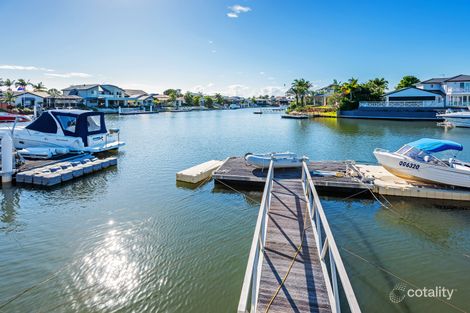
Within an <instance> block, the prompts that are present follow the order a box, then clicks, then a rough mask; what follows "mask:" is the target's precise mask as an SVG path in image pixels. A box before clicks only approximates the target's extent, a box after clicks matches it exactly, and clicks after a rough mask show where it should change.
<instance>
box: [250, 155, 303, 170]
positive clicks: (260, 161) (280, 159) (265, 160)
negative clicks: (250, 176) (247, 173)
mask: <svg viewBox="0 0 470 313" xmlns="http://www.w3.org/2000/svg"><path fill="white" fill-rule="evenodd" d="M245 160H246V162H247V163H248V164H249V165H252V166H254V167H256V168H269V163H271V160H273V161H274V163H273V166H274V168H296V167H301V166H302V161H304V160H307V161H308V158H307V157H300V158H299V157H297V154H295V153H292V152H283V153H277V152H274V153H264V154H252V153H247V154H246V155H245Z"/></svg>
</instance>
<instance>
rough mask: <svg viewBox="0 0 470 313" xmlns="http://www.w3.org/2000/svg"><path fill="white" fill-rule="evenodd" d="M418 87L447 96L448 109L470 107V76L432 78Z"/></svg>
mask: <svg viewBox="0 0 470 313" xmlns="http://www.w3.org/2000/svg"><path fill="white" fill-rule="evenodd" d="M416 87H418V88H420V89H423V90H428V91H440V92H442V93H443V94H444V95H445V103H446V106H448V107H466V106H468V105H470V75H463V74H460V75H457V76H453V77H448V78H431V79H428V80H425V81H422V82H420V83H419V84H417V85H416Z"/></svg>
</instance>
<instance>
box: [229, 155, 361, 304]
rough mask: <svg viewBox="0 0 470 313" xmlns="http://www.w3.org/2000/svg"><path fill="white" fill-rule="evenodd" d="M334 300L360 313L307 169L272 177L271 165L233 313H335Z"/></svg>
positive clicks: (304, 164)
mask: <svg viewBox="0 0 470 313" xmlns="http://www.w3.org/2000/svg"><path fill="white" fill-rule="evenodd" d="M328 268H329V269H330V270H328ZM339 282H340V283H341V286H340V285H339V284H338V283H339ZM340 287H342V291H340V289H339V288H340ZM340 294H344V295H345V297H346V300H347V303H348V305H349V308H350V311H351V312H353V313H358V312H361V310H360V308H359V305H358V303H357V300H356V298H355V295H354V291H353V289H352V286H351V284H350V282H349V278H348V276H347V273H346V270H345V268H344V265H343V262H342V260H341V256H340V254H339V251H338V248H337V246H336V243H335V240H334V237H333V234H332V232H331V230H330V227H329V225H328V221H327V219H326V215H325V213H324V212H323V208H322V206H321V203H320V200H319V197H318V194H317V192H316V190H315V186H314V184H313V180H312V177H311V175H310V169H309V168H308V166H307V164H306V163H305V162H304V163H303V166H302V169H301V170H300V171H298V172H297V173H296V174H293V173H289V174H286V173H285V172H283V171H278V170H276V173H274V168H273V161H271V163H270V166H269V169H267V173H266V177H265V187H264V192H263V197H262V201H261V205H260V210H259V214H258V220H257V223H256V227H255V233H254V236H253V241H252V245H251V250H250V255H249V258H248V265H247V269H246V272H245V278H244V282H243V287H242V292H241V296H240V302H239V305H238V313H242V312H251V313H254V312H272V313H276V312H283V313H284V312H320V313H322V312H325V313H326V312H328V313H329V312H335V313H336V312H339V311H340Z"/></svg>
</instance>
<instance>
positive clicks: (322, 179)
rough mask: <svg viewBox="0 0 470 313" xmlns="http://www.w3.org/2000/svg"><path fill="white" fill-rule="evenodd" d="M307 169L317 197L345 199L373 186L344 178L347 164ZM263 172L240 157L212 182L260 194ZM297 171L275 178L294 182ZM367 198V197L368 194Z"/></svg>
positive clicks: (281, 171) (281, 172)
mask: <svg viewBox="0 0 470 313" xmlns="http://www.w3.org/2000/svg"><path fill="white" fill-rule="evenodd" d="M307 166H308V169H309V171H310V172H311V173H313V175H312V181H313V183H314V184H315V187H316V189H317V191H318V192H319V193H320V194H331V193H334V194H340V195H342V196H349V195H352V194H356V193H358V192H361V191H364V192H363V193H362V195H363V196H367V194H368V193H366V191H367V190H372V189H373V188H374V185H373V184H371V183H364V182H363V181H361V179H360V178H359V177H353V176H351V175H349V174H348V172H349V171H350V168H351V167H350V162H348V161H318V162H312V163H308V165H307ZM267 172H268V171H267V169H264V170H263V169H257V168H255V167H253V166H251V165H248V164H247V163H246V161H245V159H244V158H242V157H230V158H228V159H226V161H225V162H224V163H223V164H222V165H221V166H220V167H219V169H218V170H217V171H215V172H214V174H213V178H214V179H215V182H216V183H217V182H222V183H226V184H229V185H232V186H236V187H239V188H242V189H250V190H252V189H258V190H262V189H263V187H264V184H265V182H266V177H267ZM300 174H301V169H300V168H298V169H276V177H278V178H284V179H288V178H291V179H293V178H298V177H300ZM369 196H370V194H369Z"/></svg>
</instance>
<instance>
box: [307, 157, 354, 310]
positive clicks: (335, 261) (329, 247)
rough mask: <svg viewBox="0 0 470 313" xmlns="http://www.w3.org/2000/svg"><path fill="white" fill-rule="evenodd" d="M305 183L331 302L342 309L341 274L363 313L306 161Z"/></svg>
mask: <svg viewBox="0 0 470 313" xmlns="http://www.w3.org/2000/svg"><path fill="white" fill-rule="evenodd" d="M302 185H303V187H304V193H305V196H306V198H307V206H308V212H309V214H310V222H311V224H312V230H313V234H314V237H315V241H316V244H317V250H318V254H319V255H320V263H321V267H322V271H323V276H324V277H325V283H326V289H327V292H328V297H329V300H330V304H331V309H332V311H333V313H339V312H341V307H340V299H339V296H340V293H339V289H338V276H339V279H340V281H341V285H342V286H343V291H344V294H345V295H346V299H347V301H348V304H349V309H350V311H351V312H352V313H360V312H361V309H360V307H359V304H358V302H357V299H356V296H355V294H354V290H353V288H352V286H351V282H350V281H349V277H348V274H347V272H346V269H345V267H344V264H343V260H342V259H341V255H340V253H339V250H338V247H337V246H336V242H335V239H334V237H333V233H332V232H331V229H330V225H329V224H328V220H327V218H326V215H325V212H324V210H323V206H322V204H321V202H320V198H319V197H318V194H317V191H316V189H315V186H314V184H313V181H312V177H311V176H310V171H309V169H308V166H307V163H306V161H303V164H302ZM322 229H323V232H322ZM323 233H324V234H325V239H324V240H322V234H323ZM327 253H328V256H329V261H330V272H331V273H329V272H328V268H327V263H326V260H325V258H326V255H327Z"/></svg>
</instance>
